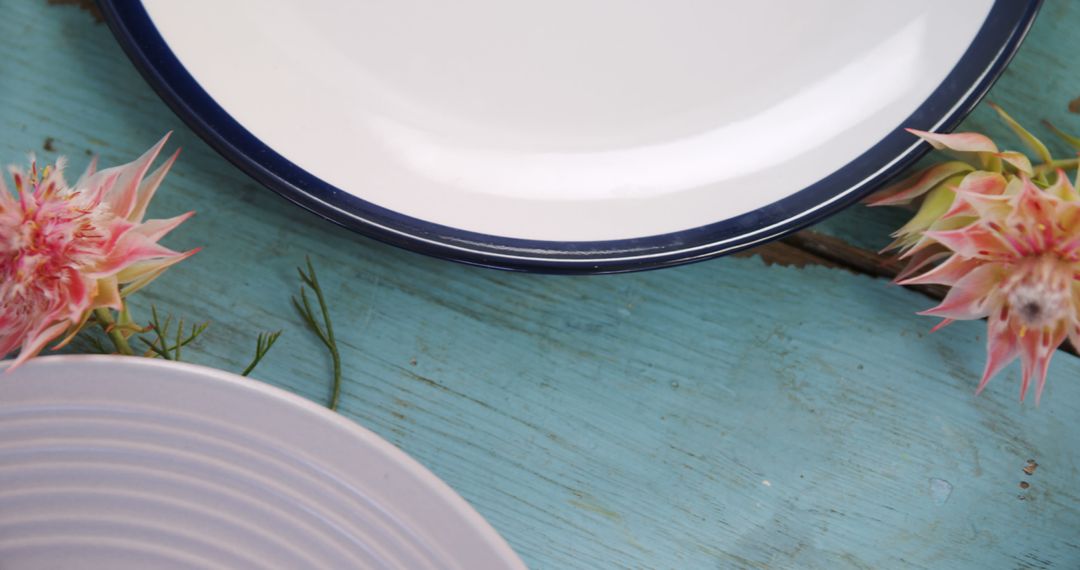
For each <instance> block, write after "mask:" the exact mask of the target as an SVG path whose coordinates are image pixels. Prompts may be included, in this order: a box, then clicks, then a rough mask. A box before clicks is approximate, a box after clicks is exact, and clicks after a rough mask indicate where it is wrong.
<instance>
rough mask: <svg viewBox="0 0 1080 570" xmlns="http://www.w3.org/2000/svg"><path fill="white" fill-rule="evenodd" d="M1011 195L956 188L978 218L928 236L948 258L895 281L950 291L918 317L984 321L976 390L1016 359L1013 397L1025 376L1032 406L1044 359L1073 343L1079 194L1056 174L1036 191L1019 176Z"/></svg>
mask: <svg viewBox="0 0 1080 570" xmlns="http://www.w3.org/2000/svg"><path fill="white" fill-rule="evenodd" d="M1018 186H1019V191H1018V192H1017V193H1015V194H1012V195H1010V194H1002V195H990V196H988V195H982V194H964V193H958V198H959V199H960V200H963V201H964V202H966V203H967V205H969V206H970V207H971V208H973V209H974V210H976V211H977V213H978V215H979V218H978V221H977V222H975V223H972V224H970V225H968V226H965V227H963V228H961V229H955V230H944V231H930V232H927V234H926V235H927V237H928V238H930V239H932V240H934V241H935V242H937V243H938V244H941V245H942V246H944V247H945V248H946V249H947V250H948V251H949V252H951V255H950V256H949V257H947V258H946V260H945V261H944V262H943V263H941V264H940V265H938V266H937V267H935V268H934V269H932V270H930V271H928V272H926V273H923V274H922V275H919V276H917V277H910V278H907V279H904V280H903V281H901V283H902V284H926V283H938V284H943V285H949V286H950V287H951V289H950V290H949V293H948V295H946V296H945V299H944V300H943V301H942V302H941V304H940V305H938V306H937V307H934V308H933V309H930V310H928V311H925V312H923V313H921V314H924V315H933V316H938V317H943V318H944V319H945V321H944V322H943V324H948V323H949V322H951V321H953V320H957V319H979V318H984V317H985V318H987V320H988V331H987V334H988V337H987V354H988V358H987V362H986V369H985V371H984V372H983V376H982V380H981V381H980V382H979V388H978V391H980V392H981V391H982V389H983V388H985V387H986V384H987V383H988V382H989V381H990V378H991V377H993V376H994V374H996V373H997V372H998V371H999V370H1001V369H1002V368H1003V367H1004V366H1005V365H1007V364H1009V363H1010V362H1012V361H1013V360H1014V359H1015V358H1016V357H1017V356H1019V357H1020V360H1021V362H1022V380H1021V383H1020V399H1021V400H1023V399H1024V396H1025V394H1026V393H1027V390H1028V385H1029V383H1030V382H1031V380H1032V378H1034V379H1035V401H1036V403H1038V401H1039V399H1040V398H1041V396H1042V391H1043V386H1044V384H1045V383H1046V372H1047V368H1048V367H1049V365H1050V359H1051V357H1052V356H1053V355H1054V352H1055V351H1056V350H1057V347H1058V345H1060V344H1061V343H1062V341H1063V340H1065V338H1066V337H1070V338H1071V339H1072V341H1073V343H1074V346H1080V286H1078V285H1077V284H1076V283H1077V277H1078V276H1080V196H1078V195H1077V193H1076V190H1075V188H1074V187H1073V185H1072V184H1071V183H1070V182H1069V179H1068V178H1067V177H1066V176H1065V173H1064V172H1062V171H1058V173H1057V181H1056V183H1055V184H1054V186H1052V187H1051V188H1049V189H1047V190H1042V189H1040V188H1038V187H1037V186H1036V185H1035V184H1034V183H1033V182H1032V181H1031V180H1030V179H1028V178H1026V177H1025V178H1023V179H1022V181H1021V183H1020V184H1019V185H1018Z"/></svg>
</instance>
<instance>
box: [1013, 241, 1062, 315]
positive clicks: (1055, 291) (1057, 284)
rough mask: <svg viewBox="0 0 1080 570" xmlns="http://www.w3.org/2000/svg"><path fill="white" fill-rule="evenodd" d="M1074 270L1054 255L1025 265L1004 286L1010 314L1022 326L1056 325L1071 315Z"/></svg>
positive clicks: (1033, 260) (1036, 259)
mask: <svg viewBox="0 0 1080 570" xmlns="http://www.w3.org/2000/svg"><path fill="white" fill-rule="evenodd" d="M1071 284H1072V268H1071V266H1070V264H1068V263H1066V262H1065V261H1063V260H1061V259H1058V258H1057V257H1055V256H1049V255H1046V256H1041V257H1038V258H1035V259H1031V260H1027V261H1025V262H1023V263H1022V264H1021V265H1020V266H1019V267H1018V268H1017V271H1016V273H1015V274H1014V275H1013V277H1012V279H1010V280H1009V281H1008V282H1007V283H1006V284H1005V291H1006V299H1007V300H1008V302H1009V307H1010V312H1011V313H1012V315H1013V316H1014V317H1015V318H1017V320H1018V321H1019V322H1020V324H1021V325H1022V326H1025V327H1027V328H1030V329H1041V328H1044V327H1051V326H1054V325H1056V324H1057V323H1058V321H1060V320H1061V319H1062V318H1065V317H1068V316H1069V315H1070V314H1072V296H1071V294H1070V293H1071Z"/></svg>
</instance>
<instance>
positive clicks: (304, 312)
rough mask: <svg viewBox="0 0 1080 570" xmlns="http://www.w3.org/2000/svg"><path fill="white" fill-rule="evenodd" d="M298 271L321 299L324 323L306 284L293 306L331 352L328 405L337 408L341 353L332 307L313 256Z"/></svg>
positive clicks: (319, 299)
mask: <svg viewBox="0 0 1080 570" xmlns="http://www.w3.org/2000/svg"><path fill="white" fill-rule="evenodd" d="M296 271H297V273H299V274H300V281H302V282H303V283H304V284H305V285H307V286H308V287H310V288H311V290H312V291H314V292H315V299H316V300H318V301H319V309H320V312H321V313H322V321H323V322H322V325H320V324H319V322H318V320H317V319H316V318H315V311H313V310H312V308H311V303H310V302H309V301H308V296H307V290H306V289H304V285H301V286H300V299H299V300H297V298H296V297H293V298H292V303H293V307H295V308H296V311H297V312H298V313H300V316H301V317H303V319H304V322H305V323H307V325H308V328H310V329H311V331H312V332H314V333H315V335H316V336H317V337H319V340H320V341H322V343H323V344H324V345H326V349H327V350H328V351H329V352H330V358H331V360H332V361H333V366H334V384H333V389H332V391H331V393H330V402H329V403H328V404H327V405H326V407H328V408H330V409H331V410H336V409H337V405H338V398H339V397H340V396H341V354H340V353H339V352H338V345H337V341H336V340H335V339H334V325H333V324H332V323H331V322H330V309H329V308H328V307H327V306H326V298H325V297H323V292H322V287H320V286H319V278H318V277H317V276H316V275H315V267H314V266H313V265H312V264H311V258H310V257H309V258H307V273H304V270H303V269H301V268H299V267H297V268H296Z"/></svg>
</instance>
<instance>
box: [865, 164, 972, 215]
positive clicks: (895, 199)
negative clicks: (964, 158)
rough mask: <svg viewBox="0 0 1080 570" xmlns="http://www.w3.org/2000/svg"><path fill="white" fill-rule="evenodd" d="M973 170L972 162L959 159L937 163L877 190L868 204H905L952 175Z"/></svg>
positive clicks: (868, 200)
mask: <svg viewBox="0 0 1080 570" xmlns="http://www.w3.org/2000/svg"><path fill="white" fill-rule="evenodd" d="M971 170H972V166H971V165H970V164H967V163H966V162H960V161H958V160H957V161H952V162H945V163H942V164H936V165H934V166H931V167H929V168H926V169H924V170H920V171H919V172H916V173H915V174H912V175H911V176H909V177H907V178H905V179H903V180H901V181H900V182H897V183H896V184H893V185H890V186H888V187H886V188H884V189H882V190H880V191H878V192H875V193H874V194H873V195H871V196H870V197H869V198H868V199H867V201H866V204H867V205H868V206H893V205H897V204H905V203H907V202H910V201H911V200H913V199H915V198H918V197H919V196H922V195H923V194H925V193H927V192H929V191H930V190H932V189H933V188H934V187H935V186H937V185H938V184H941V183H942V182H944V181H945V180H947V179H949V178H950V177H952V176H955V175H957V174H960V173H963V172H969V171H971Z"/></svg>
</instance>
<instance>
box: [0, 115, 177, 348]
mask: <svg viewBox="0 0 1080 570" xmlns="http://www.w3.org/2000/svg"><path fill="white" fill-rule="evenodd" d="M167 139H168V135H166V136H165V137H164V138H162V139H161V140H160V141H159V142H158V143H157V144H156V145H154V146H153V148H151V149H150V150H148V151H147V152H146V153H145V154H143V155H142V156H141V157H140V158H139V159H138V160H135V161H134V162H131V163H129V164H125V165H123V166H118V167H114V168H109V169H106V170H102V171H97V172H96V171H95V170H94V164H93V163H91V165H90V168H89V169H88V170H87V172H86V174H84V175H83V176H82V178H80V179H79V181H78V182H76V183H75V185H74V186H72V187H69V186H68V185H67V183H66V182H65V181H64V178H63V166H64V163H63V160H62V159H61V160H59V161H57V164H56V165H55V167H51V168H49V167H47V168H45V169H43V170H41V171H39V170H38V168H37V165H36V163H34V162H33V161H32V162H31V165H30V170H29V172H24V171H21V170H19V169H16V168H12V169H11V170H12V171H11V175H12V179H13V181H14V186H15V191H14V193H13V192H11V191H10V190H9V189H8V188H7V187H6V186H5V185H4V183H3V181H2V180H0V357H2V356H4V355H7V354H9V353H11V352H13V351H14V350H15V349H16V348H19V356H18V358H17V359H16V360H15V362H14V365H13V367H14V366H18V365H19V364H20V363H22V362H24V361H26V360H27V359H28V358H30V357H32V356H34V355H36V354H37V353H38V352H40V351H41V350H42V348H44V347H45V345H47V344H48V343H49V342H51V341H53V340H55V339H57V338H60V337H61V335H64V334H65V333H66V334H67V335H68V337H67V338H66V339H64V342H67V341H68V340H70V338H71V337H73V336H74V334H75V333H76V332H78V331H79V330H80V328H81V327H82V326H83V325H84V324H85V323H86V322H87V320H88V319H89V318H90V315H91V313H92V312H93V311H95V310H96V309H103V308H109V309H115V310H117V311H121V310H122V309H123V304H124V298H125V297H126V296H128V295H130V294H131V293H134V292H135V291H137V290H138V289H140V288H142V287H144V286H146V285H147V284H148V283H150V281H152V280H153V279H154V278H156V277H157V276H158V275H160V274H161V273H162V272H163V271H165V269H167V268H168V267H169V266H171V265H173V264H175V263H177V262H179V261H181V260H183V259H186V258H187V257H190V256H191V255H193V254H194V253H195V252H196V251H197V250H191V251H188V252H185V253H178V252H175V251H173V250H171V249H168V248H166V247H164V246H161V245H159V244H158V243H157V242H158V240H159V239H161V238H162V237H163V236H165V234H167V233H169V232H170V231H171V230H173V229H174V228H175V227H177V226H178V225H180V224H181V223H182V222H184V221H185V220H187V219H188V218H189V217H191V216H192V215H193V214H194V212H188V213H186V214H183V215H180V216H177V217H175V218H170V219H165V220H147V221H143V217H144V215H145V214H146V208H147V205H148V204H149V203H150V200H151V198H153V196H154V192H155V191H156V190H157V188H158V186H159V185H160V184H161V181H162V179H163V178H164V177H165V174H166V173H168V171H169V168H170V167H171V166H172V164H173V162H174V161H175V159H176V154H174V155H173V156H172V157H170V158H169V159H168V160H167V161H166V162H165V163H164V164H162V165H161V166H160V167H158V168H157V169H156V170H154V171H153V172H152V173H150V174H149V175H147V172H148V170H149V168H150V165H151V163H152V162H153V161H154V159H155V158H156V157H157V155H158V153H159V152H160V151H161V148H162V146H164V144H165V141H166V140H167ZM61 344H63V343H61Z"/></svg>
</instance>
